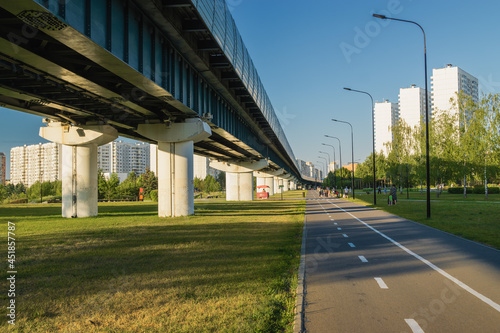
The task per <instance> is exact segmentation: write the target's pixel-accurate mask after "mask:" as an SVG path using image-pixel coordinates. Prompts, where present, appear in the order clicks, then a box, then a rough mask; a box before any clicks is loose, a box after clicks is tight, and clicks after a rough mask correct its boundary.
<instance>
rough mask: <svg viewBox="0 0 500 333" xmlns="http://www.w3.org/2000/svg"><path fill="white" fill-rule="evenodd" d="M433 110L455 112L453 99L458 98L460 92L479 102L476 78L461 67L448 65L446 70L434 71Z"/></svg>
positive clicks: (432, 84) (432, 78) (432, 82)
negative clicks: (451, 100)
mask: <svg viewBox="0 0 500 333" xmlns="http://www.w3.org/2000/svg"><path fill="white" fill-rule="evenodd" d="M431 86H432V109H433V110H434V112H437V111H448V110H449V111H454V112H458V110H457V109H452V103H451V102H450V99H451V98H456V96H457V95H456V94H457V93H458V92H459V91H460V92H462V93H464V94H466V95H469V96H471V97H472V100H473V101H474V102H478V101H479V84H478V80H477V78H476V77H474V76H472V75H470V74H469V73H467V72H466V71H464V70H463V69H461V68H459V67H456V66H455V67H453V66H452V65H451V64H448V65H447V66H446V67H445V68H437V69H436V68H435V69H433V70H432V77H431Z"/></svg>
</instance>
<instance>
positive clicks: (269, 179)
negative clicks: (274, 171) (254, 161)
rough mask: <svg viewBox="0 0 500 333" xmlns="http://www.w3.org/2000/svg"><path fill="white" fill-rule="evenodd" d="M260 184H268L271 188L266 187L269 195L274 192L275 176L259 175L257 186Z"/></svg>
mask: <svg viewBox="0 0 500 333" xmlns="http://www.w3.org/2000/svg"><path fill="white" fill-rule="evenodd" d="M259 185H267V186H269V188H267V189H266V192H267V193H269V195H272V194H274V178H273V177H257V186H259Z"/></svg>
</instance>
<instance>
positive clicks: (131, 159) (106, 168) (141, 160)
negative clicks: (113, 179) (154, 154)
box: [97, 141, 150, 181]
mask: <svg viewBox="0 0 500 333" xmlns="http://www.w3.org/2000/svg"><path fill="white" fill-rule="evenodd" d="M149 151H150V149H149V144H147V143H143V142H141V143H138V142H122V141H112V142H110V143H107V144H105V145H102V146H99V148H98V150H97V167H98V168H99V169H101V170H102V172H103V173H104V174H105V175H109V174H111V173H116V174H118V178H120V181H123V180H125V178H126V177H127V176H128V174H129V173H130V172H132V171H134V172H135V174H136V175H141V174H143V173H145V172H146V170H147V169H148V168H149V166H150V160H149V156H150V155H149Z"/></svg>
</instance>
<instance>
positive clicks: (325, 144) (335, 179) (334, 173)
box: [322, 143, 337, 188]
mask: <svg viewBox="0 0 500 333" xmlns="http://www.w3.org/2000/svg"><path fill="white" fill-rule="evenodd" d="M322 145H323V146H330V147H332V149H333V175H334V178H333V180H334V181H335V188H337V174H336V171H337V170H335V160H336V158H335V147H334V146H332V145H329V144H327V143H322Z"/></svg>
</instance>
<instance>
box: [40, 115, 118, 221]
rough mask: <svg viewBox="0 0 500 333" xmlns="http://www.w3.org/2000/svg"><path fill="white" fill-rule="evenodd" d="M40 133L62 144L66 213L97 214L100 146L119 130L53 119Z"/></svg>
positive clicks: (83, 215) (64, 206) (88, 215)
mask: <svg viewBox="0 0 500 333" xmlns="http://www.w3.org/2000/svg"><path fill="white" fill-rule="evenodd" d="M39 134H40V136H41V137H42V138H45V139H47V140H49V141H52V142H56V143H60V144H62V216H63V217H68V218H70V217H91V216H97V199H98V192H97V178H98V174H97V147H98V146H100V145H103V144H106V143H108V142H110V141H113V140H115V139H116V138H117V137H118V132H117V130H116V129H115V128H113V127H111V126H109V125H94V126H72V125H69V124H63V123H60V122H49V123H48V126H47V127H42V128H40V133H39Z"/></svg>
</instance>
